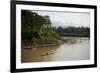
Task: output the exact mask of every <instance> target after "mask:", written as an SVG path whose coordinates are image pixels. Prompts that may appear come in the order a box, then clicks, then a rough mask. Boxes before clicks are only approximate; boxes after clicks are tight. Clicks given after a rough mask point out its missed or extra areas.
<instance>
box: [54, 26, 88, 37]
mask: <svg viewBox="0 0 100 73" xmlns="http://www.w3.org/2000/svg"><path fill="white" fill-rule="evenodd" d="M54 29H55V31H56V32H57V33H58V34H59V35H60V36H78V37H82V36H83V37H90V28H88V27H72V26H70V27H66V28H63V27H61V26H59V27H58V28H54Z"/></svg>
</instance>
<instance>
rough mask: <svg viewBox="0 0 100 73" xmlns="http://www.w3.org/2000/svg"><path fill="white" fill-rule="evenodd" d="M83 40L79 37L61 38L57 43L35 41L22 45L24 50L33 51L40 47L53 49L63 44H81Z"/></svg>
mask: <svg viewBox="0 0 100 73" xmlns="http://www.w3.org/2000/svg"><path fill="white" fill-rule="evenodd" d="M80 42H81V38H79V37H60V38H59V39H58V40H56V41H55V42H51V43H50V42H48V41H43V40H35V41H34V42H33V41H31V42H30V41H26V42H24V43H23V44H22V49H24V50H27V49H32V48H39V47H51V46H58V45H61V44H63V43H72V44H75V43H80Z"/></svg>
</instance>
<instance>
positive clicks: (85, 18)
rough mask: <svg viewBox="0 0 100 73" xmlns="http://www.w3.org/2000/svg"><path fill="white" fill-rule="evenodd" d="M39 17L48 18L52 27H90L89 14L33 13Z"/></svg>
mask: <svg viewBox="0 0 100 73" xmlns="http://www.w3.org/2000/svg"><path fill="white" fill-rule="evenodd" d="M33 12H37V13H38V14H39V15H42V16H46V15H48V16H49V17H50V20H51V23H52V26H55V27H58V26H62V27H69V26H74V27H90V14H89V13H86V12H85V13H83V12H81V13H79V12H77V13H76V12H61V11H58V12H57V11H56V12H55V11H34V10H33Z"/></svg>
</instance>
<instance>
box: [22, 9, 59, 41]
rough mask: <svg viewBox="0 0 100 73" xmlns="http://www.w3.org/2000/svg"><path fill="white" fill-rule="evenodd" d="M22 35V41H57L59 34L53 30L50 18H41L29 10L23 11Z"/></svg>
mask: <svg viewBox="0 0 100 73" xmlns="http://www.w3.org/2000/svg"><path fill="white" fill-rule="evenodd" d="M21 20H22V25H21V28H22V29H21V35H22V41H25V40H31V41H32V40H35V39H39V40H46V41H55V40H56V39H57V37H58V35H57V33H56V32H55V31H54V30H53V29H52V28H51V21H50V17H49V16H41V15H39V14H38V13H36V12H32V11H29V10H22V11H21Z"/></svg>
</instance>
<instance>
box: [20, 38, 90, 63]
mask: <svg viewBox="0 0 100 73" xmlns="http://www.w3.org/2000/svg"><path fill="white" fill-rule="evenodd" d="M75 39H76V38H75ZM88 59H90V40H89V38H77V41H76V42H73V41H71V42H66V43H63V44H61V45H59V46H51V47H41V48H33V49H31V50H24V51H22V53H21V61H22V63H25V62H47V61H68V60H88Z"/></svg>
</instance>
